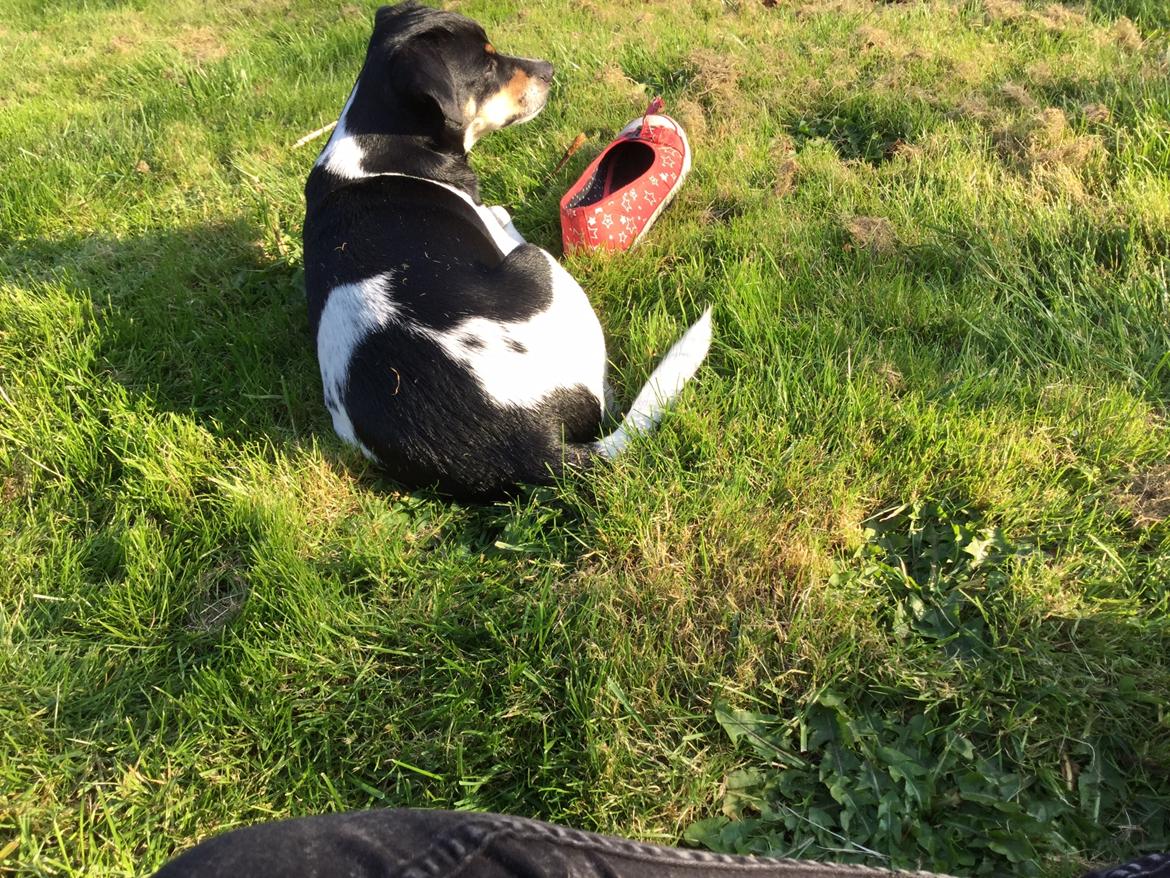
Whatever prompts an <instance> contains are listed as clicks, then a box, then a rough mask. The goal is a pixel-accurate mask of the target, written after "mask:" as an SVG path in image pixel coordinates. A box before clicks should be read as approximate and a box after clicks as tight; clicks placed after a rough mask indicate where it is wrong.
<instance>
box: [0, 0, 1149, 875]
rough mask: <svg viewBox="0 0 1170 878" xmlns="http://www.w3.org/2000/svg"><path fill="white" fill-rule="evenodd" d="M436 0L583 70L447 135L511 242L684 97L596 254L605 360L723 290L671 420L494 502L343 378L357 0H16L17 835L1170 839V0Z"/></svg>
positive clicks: (5, 107)
mask: <svg viewBox="0 0 1170 878" xmlns="http://www.w3.org/2000/svg"><path fill="white" fill-rule="evenodd" d="M448 5H449V6H451V7H453V8H457V9H459V10H460V11H463V12H465V13H466V14H469V15H471V16H473V17H475V18H478V19H479V20H481V21H482V22H483V23H484V24H485V26H486V27H487V29H488V32H489V34H491V36H492V37H493V39H494V41H495V42H496V43H497V44H498V45H499V46H500V48H501V50H503V51H509V52H515V53H518V54H525V55H539V56H541V57H545V58H548V59H549V60H551V61H552V62H553V63H554V64H555V65H556V66H557V69H558V80H557V83H556V85H555V86H554V89H553V94H552V97H551V100H550V103H549V107H548V109H547V110H546V111H545V112H544V113H543V114H542V115H541V116H540V117H539V118H538V119H536V120H535V121H533V122H532V123H530V124H528V125H525V126H522V127H521V128H518V129H515V130H509V131H506V132H502V133H500V134H497V135H493V136H492V137H490V138H488V139H487V140H486V141H484V142H483V144H482V145H481V146H479V147H477V148H476V152H475V154H474V155H473V159H472V162H473V164H474V165H475V167H476V169H477V170H478V172H479V173H480V175H481V180H482V186H483V191H484V196H485V200H486V201H487V202H488V203H503V204H505V205H507V206H508V207H509V208H510V209H511V210H512V212H513V214H514V215H515V217H516V222H517V225H518V227H519V228H520V229H521V230H522V231H523V232H524V233H525V234H526V235H527V236H528V237H529V239H530V240H533V241H534V242H536V243H539V244H542V245H545V246H547V247H549V248H550V249H552V250H553V251H554V252H558V253H559V250H560V247H559V240H560V236H559V226H558V220H557V209H556V204H557V199H558V197H559V195H560V193H562V192H563V191H564V190H565V188H566V187H567V186H568V185H569V184H570V183H571V182H572V181H573V180H574V179H575V178H576V175H577V174H579V173H580V172H581V170H582V168H583V167H584V166H585V164H586V163H587V162H588V161H589V159H590V158H591V157H592V156H593V155H595V154H596V151H597V150H598V149H600V148H601V146H603V145H604V144H605V143H606V142H607V141H608V138H609V136H610V135H612V133H613V132H615V131H616V130H617V129H618V128H620V127H621V126H622V125H624V124H625V123H626V122H627V121H628V120H629V119H630V118H632V117H633V116H635V115H637V114H638V113H639V112H641V110H642V109H643V107H644V106H645V103H646V101H647V99H648V96H650V95H652V94H655V93H661V94H663V95H664V96H665V98H666V101H667V106H668V111H672V112H674V113H675V114H676V115H677V116H678V117H679V118H680V119H681V120H682V121H683V122H684V123H685V124H686V125H687V126H688V131H689V133H690V137H691V143H692V145H693V147H694V150H695V154H696V163H695V169H694V173H693V176H692V177H691V178H690V180H689V181H688V182H687V184H686V186H685V187H684V189H683V191H682V192H681V193H680V195H679V198H678V199H677V201H676V202H675V204H674V205H673V206H672V207H671V209H670V210H669V211H668V212H667V213H666V214H664V216H663V218H662V220H661V221H660V223H659V225H658V226H657V227H656V228H655V230H654V232H653V233H652V234H651V235H650V236H649V237H648V240H647V241H646V243H645V245H644V246H642V247H641V248H639V249H638V250H637V251H635V252H633V253H631V254H629V255H627V256H623V257H621V258H616V259H605V258H590V257H588V256H584V257H574V258H572V259H570V260H569V261H568V264H569V265H570V267H571V270H572V271H573V272H574V273H575V274H576V276H577V277H578V278H579V279H580V280H581V282H582V285H583V286H584V287H585V289H586V291H587V292H588V293H589V295H590V296H591V298H592V300H593V302H594V305H595V307H596V309H597V311H598V313H599V315H600V317H601V321H602V324H603V325H604V327H605V329H606V332H607V337H608V339H609V342H610V352H611V357H612V359H613V378H614V382H615V385H616V387H617V388H618V390H619V394H620V395H621V397H622V398H623V399H625V400H627V401H628V400H629V399H630V397H631V396H632V394H633V393H634V392H635V391H636V389H637V388H638V387H639V386H640V384H641V383H642V381H644V380H645V377H646V375H647V374H648V373H649V370H650V369H651V368H652V366H653V363H654V361H655V359H656V358H657V357H658V356H660V355H661V354H662V353H663V351H664V350H665V348H666V347H667V346H668V345H669V344H670V343H671V342H672V341H673V340H674V339H675V338H676V337H677V336H678V335H679V334H680V332H681V331H682V329H683V328H684V327H685V326H686V325H687V324H688V323H689V322H691V321H692V320H693V319H694V318H695V317H697V316H698V314H699V313H700V311H701V310H702V308H703V307H704V306H705V305H706V304H707V303H712V304H713V305H714V307H715V322H716V342H715V346H714V348H713V351H712V356H711V358H710V361H709V363H708V365H707V366H705V367H704V368H703V369H702V370H701V372H700V375H699V378H698V380H697V382H696V383H695V384H694V385H693V386H692V387H691V388H689V389H688V390H687V392H686V393H685V394H684V396H683V398H682V400H681V402H680V404H679V405H678V407H677V408H676V409H675V411H674V412H673V413H672V414H670V415H669V416H668V418H667V420H666V421H665V423H664V424H663V426H662V427H661V429H660V430H659V431H658V432H656V433H655V434H654V435H653V436H651V437H648V438H645V439H644V440H640V441H639V442H638V443H636V445H635V447H634V448H633V449H632V450H631V451H630V452H629V453H628V455H627V456H625V457H623V458H622V459H621V461H620V462H619V463H618V464H617V465H615V466H614V467H612V468H611V469H610V468H607V469H603V470H602V471H601V472H600V473H599V474H598V476H597V478H596V479H595V480H593V481H591V482H589V483H572V484H566V485H564V486H561V487H558V488H556V489H543V490H538V491H535V492H530V493H528V494H525V495H524V496H523V497H522V498H521V499H519V500H517V501H515V502H513V503H511V504H503V505H496V506H490V507H470V506H469V507H464V506H457V505H452V504H450V503H447V502H444V501H443V500H441V499H439V498H436V497H433V496H428V495H425V494H408V493H403V492H400V491H398V490H396V489H395V486H394V485H393V484H390V483H388V482H386V481H385V480H383V479H380V478H379V476H378V473H377V472H376V471H375V470H373V469H371V468H370V467H369V466H368V465H367V464H366V463H365V462H364V461H363V460H362V459H361V458H360V456H358V455H356V454H354V453H352V452H351V451H350V450H348V449H347V448H345V447H344V446H343V445H342V444H341V443H340V441H339V440H337V439H336V438H335V437H334V435H333V433H332V430H331V427H330V421H329V418H328V416H327V414H326V411H325V409H324V406H323V403H322V400H321V387H320V379H319V376H318V372H317V365H316V361H315V358H314V355H313V349H312V345H311V341H310V339H309V337H308V330H307V320H306V315H305V305H304V301H303V298H304V294H303V287H302V277H301V244H300V240H299V235H300V232H299V229H300V222H301V217H302V199H301V187H302V185H303V182H304V178H305V176H306V174H307V172H308V169H309V167H310V165H311V164H312V162H313V160H314V158H315V154H316V150H317V149H319V148H320V147H321V146H322V145H323V142H324V141H323V140H318V141H316V142H315V143H313V144H311V145H309V146H304V147H300V148H294V147H293V144H294V142H295V141H296V140H297V139H298V138H300V137H301V136H302V135H303V134H305V133H306V132H309V131H311V130H313V129H315V128H318V127H319V126H321V125H324V124H326V123H327V122H329V121H332V120H333V119H335V118H336V116H337V114H338V112H339V111H340V108H341V106H342V104H343V102H344V100H345V98H346V95H347V93H348V90H349V87H350V85H351V83H352V80H353V77H354V75H355V73H356V71H357V69H358V67H359V65H360V63H361V59H362V56H363V52H364V49H365V43H366V40H367V38H368V34H369V28H370V23H371V20H372V12H373V8H374V7H373V6H372V5H367V4H362V3H355V2H346V3H341V2H309V0H246V2H235V3H228V2H218V0H204V2H194V0H170V2H157V0H125V2H123V0H90V2H82V3H76V2H74V3H64V2H58V0H51V2H43V0H0V60H2V62H3V63H0V110H2V112H0V498H2V502H0V558H2V562H0V563H2V569H0V680H2V681H3V682H2V683H0V872H2V873H6V874H18V875H42V874H44V875H47V874H62V875H87V876H94V875H130V874H140V873H143V872H147V871H149V870H150V869H151V868H152V867H155V866H157V865H158V864H160V863H161V862H162V861H164V860H165V859H166V858H168V857H169V856H171V855H173V854H174V853H175V852H176V851H177V850H179V849H180V848H182V847H183V846H185V845H188V844H190V843H192V842H194V841H196V840H198V839H200V838H203V837H206V836H207V835H208V834H211V833H214V832H216V831H219V830H222V829H225V828H229V827H233V826H237V825H241V824H244V823H249V822H255V821H261V820H266V819H271V818H275V817H281V816H286V815H294V814H308V813H313V812H320V811H331V810H342V809H351V808H365V807H376V806H387V805H411V806H421V807H447V808H470V809H485V810H495V811H504V812H509V813H515V814H524V815H530V816H535V817H541V818H545V819H550V820H554V821H561V822H566V823H570V824H573V825H576V826H580V827H582V828H587V829H598V830H602V831H611V832H616V833H621V834H624V835H629V836H633V837H638V838H642V839H649V840H655V841H662V842H669V843H677V842H679V841H681V840H683V839H684V838H685V839H689V840H690V841H692V842H695V843H702V844H707V845H710V846H713V847H716V848H719V849H721V850H731V851H756V852H766V851H770V852H773V853H777V854H784V853H796V854H799V855H802V856H815V857H822V858H825V857H836V858H844V859H852V860H856V861H860V862H867V863H871V864H881V863H891V864H896V865H915V864H921V865H922V866H923V867H928V868H929V867H934V868H938V869H947V870H950V871H952V872H954V873H956V874H963V875H966V874H1005V873H1009V872H1010V873H1014V874H1032V873H1038V874H1044V875H1069V874H1073V873H1075V871H1076V869H1078V868H1080V867H1082V866H1084V865H1085V864H1086V863H1088V862H1095V861H1100V860H1103V859H1104V860H1107V859H1110V858H1116V857H1121V856H1126V855H1131V854H1133V853H1135V852H1138V851H1144V850H1150V849H1167V848H1170V586H1168V581H1170V523H1168V522H1167V518H1168V517H1170V433H1168V431H1167V425H1166V404H1167V400H1168V399H1170V290H1168V286H1167V278H1168V275H1170V76H1168V71H1170V47H1168V41H1167V28H1168V27H1170V11H1168V8H1167V7H1166V6H1165V5H1164V4H1163V3H1162V2H1161V0H1092V2H1091V3H1090V4H1089V5H1087V6H1081V5H1077V4H1067V5H1061V4H1055V3H1054V4H1045V3H1040V4H1033V3H1031V2H1018V0H967V2H956V3H950V2H941V0H924V2H910V3H894V4H888V5H886V4H881V3H871V2H868V0H804V2H802V0H780V2H775V3H772V2H762V0H723V2H718V0H701V2H695V3H678V2H670V3H667V2H647V3H641V2H637V3H635V2H626V3H618V2H613V0H574V2H570V0H555V2H554V0H548V2H518V0H466V2H453V3H449V4H448ZM582 131H583V132H585V133H586V134H587V135H588V136H589V140H588V143H587V145H586V146H585V147H584V148H582V150H581V151H580V152H578V153H577V154H576V155H575V156H574V157H573V158H572V159H571V160H570V162H569V163H568V165H567V166H566V167H565V168H564V169H563V170H562V171H561V172H560V173H559V174H557V175H556V176H554V177H550V174H551V173H552V170H553V167H554V166H555V164H556V162H557V160H558V159H559V158H560V157H561V155H562V153H563V152H564V150H565V148H566V147H567V146H568V144H569V143H570V142H572V140H573V139H574V137H575V136H576V135H577V134H578V133H579V132H582Z"/></svg>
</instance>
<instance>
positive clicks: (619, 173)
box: [568, 140, 654, 207]
mask: <svg viewBox="0 0 1170 878" xmlns="http://www.w3.org/2000/svg"><path fill="white" fill-rule="evenodd" d="M653 164H654V150H653V149H651V148H650V147H649V146H647V145H646V144H645V143H640V142H639V141H637V140H627V141H624V142H622V143H619V144H617V145H616V146H614V147H613V148H612V149H611V150H610V151H609V152H608V153H606V154H605V158H603V159H602V160H601V164H599V165H598V166H597V171H596V172H595V173H594V174H593V179H592V180H590V181H589V185H588V186H586V187H585V188H584V189H582V190H581V191H580V192H578V193H577V194H576V195H575V196H573V200H572V201H570V202H569V205H568V206H569V207H586V206H587V205H590V204H596V203H597V202H599V201H601V199H603V198H606V197H608V196H610V195H612V194H613V193H614V192H617V191H618V190H619V189H623V188H625V187H626V186H629V185H630V184H631V183H633V182H634V181H635V180H637V179H638V178H639V177H641V176H642V175H643V174H645V173H646V172H647V171H648V170H650V166H651V165H653Z"/></svg>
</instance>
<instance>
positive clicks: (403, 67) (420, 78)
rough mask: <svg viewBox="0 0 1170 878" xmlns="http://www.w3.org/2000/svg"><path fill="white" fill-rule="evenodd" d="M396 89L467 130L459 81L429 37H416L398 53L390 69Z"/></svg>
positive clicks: (450, 123) (393, 85) (453, 126)
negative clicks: (460, 102) (456, 84)
mask: <svg viewBox="0 0 1170 878" xmlns="http://www.w3.org/2000/svg"><path fill="white" fill-rule="evenodd" d="M390 76H391V83H392V87H393V88H394V89H395V91H397V92H398V93H399V94H400V95H402V96H403V97H406V98H409V99H411V100H415V101H419V100H421V101H430V102H431V103H433V104H434V105H435V106H436V107H437V108H438V110H439V112H440V113H442V114H443V120H444V122H445V124H446V125H448V126H450V127H451V128H453V129H459V130H462V129H463V111H462V109H461V108H460V107H459V102H458V96H457V95H456V88H455V79H454V77H453V76H452V75H451V69H450V68H449V67H448V66H447V63H446V61H444V60H443V57H442V53H440V52H439V50H438V47H437V46H436V45H435V44H434V43H433V42H432V41H431V40H429V39H427V36H426V35H423V36H421V37H416V38H415V39H413V40H411V41H410V43H409V44H407V45H405V46H403V47H402V48H400V49H399V50H398V51H397V52H395V53H394V57H393V60H392V62H391V67H390Z"/></svg>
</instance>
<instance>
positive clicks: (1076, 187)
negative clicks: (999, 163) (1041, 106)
mask: <svg viewBox="0 0 1170 878" xmlns="http://www.w3.org/2000/svg"><path fill="white" fill-rule="evenodd" d="M992 139H993V141H994V143H995V148H996V151H997V152H998V153H999V155H1000V157H1001V158H1002V159H1003V160H1004V161H1006V162H1007V163H1008V164H1009V165H1010V166H1012V167H1013V168H1015V169H1016V170H1017V171H1020V172H1022V173H1028V174H1032V175H1034V176H1037V177H1040V178H1044V179H1046V180H1050V181H1054V182H1057V183H1058V184H1060V186H1061V187H1062V188H1065V189H1068V190H1069V191H1070V193H1071V194H1073V195H1074V196H1075V195H1077V194H1078V191H1080V194H1082V195H1083V191H1081V187H1080V184H1079V182H1078V181H1079V180H1080V177H1081V175H1082V174H1084V173H1086V172H1088V171H1091V170H1092V169H1094V168H1096V167H1099V166H1100V164H1101V163H1102V161H1103V159H1104V157H1105V145H1104V142H1103V141H1102V140H1101V138H1100V137H1098V136H1096V135H1092V134H1077V133H1076V132H1074V131H1073V130H1072V129H1071V128H1070V127H1069V124H1068V118H1067V117H1066V116H1065V115H1064V112H1063V111H1062V110H1059V109H1056V108H1055V107H1049V108H1048V109H1045V110H1041V111H1040V112H1039V113H1036V114H1034V115H1032V116H1029V117H1027V118H1025V119H1022V120H1020V121H1018V122H1015V123H1012V124H1008V125H1003V126H1000V127H999V128H997V129H995V130H994V131H993V132H992Z"/></svg>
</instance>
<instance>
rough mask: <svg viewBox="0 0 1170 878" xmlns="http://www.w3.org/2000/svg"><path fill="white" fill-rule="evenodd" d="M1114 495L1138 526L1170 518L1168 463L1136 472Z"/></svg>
mask: <svg viewBox="0 0 1170 878" xmlns="http://www.w3.org/2000/svg"><path fill="white" fill-rule="evenodd" d="M1115 497H1116V500H1117V503H1118V505H1119V506H1120V507H1121V508H1122V509H1124V510H1125V511H1126V512H1128V513H1129V515H1130V517H1131V518H1133V522H1134V524H1136V525H1138V526H1139V527H1145V526H1147V525H1151V524H1158V523H1159V522H1162V521H1165V520H1166V519H1167V518H1170V464H1163V465H1162V466H1157V467H1154V468H1153V469H1150V470H1146V471H1145V472H1141V473H1138V474H1136V475H1135V476H1133V478H1131V479H1130V480H1129V482H1128V483H1127V484H1125V485H1124V486H1123V487H1122V488H1121V489H1120V490H1118V491H1117V493H1116V494H1115Z"/></svg>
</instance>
